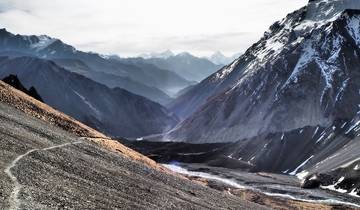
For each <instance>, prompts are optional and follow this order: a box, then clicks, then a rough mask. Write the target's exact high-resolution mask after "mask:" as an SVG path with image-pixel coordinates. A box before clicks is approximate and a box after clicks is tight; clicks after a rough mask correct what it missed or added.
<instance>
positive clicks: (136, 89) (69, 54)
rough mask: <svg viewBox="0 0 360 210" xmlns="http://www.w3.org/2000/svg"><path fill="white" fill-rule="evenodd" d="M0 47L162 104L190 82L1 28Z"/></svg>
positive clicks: (147, 66)
mask: <svg viewBox="0 0 360 210" xmlns="http://www.w3.org/2000/svg"><path fill="white" fill-rule="evenodd" d="M0 48H1V49H0V54H2V55H7V56H35V57H39V58H42V59H48V60H54V61H55V62H57V64H58V65H60V66H63V67H65V68H67V69H68V70H70V71H72V72H76V73H79V74H82V75H84V76H87V77H89V78H91V79H93V80H94V81H97V82H99V83H102V84H104V85H107V86H109V87H120V88H124V89H127V90H129V91H130V92H133V93H136V94H139V95H142V96H144V97H147V98H149V99H151V100H153V101H156V102H159V103H162V104H166V103H168V102H169V101H170V100H171V98H170V97H169V96H168V95H167V94H166V92H167V93H171V92H173V89H183V88H185V87H187V86H189V85H192V84H193V82H189V81H187V80H185V79H183V78H182V77H180V76H179V75H177V74H176V73H174V72H172V71H169V70H164V69H160V68H158V67H157V66H155V65H151V64H150V63H146V62H143V61H139V60H138V61H137V62H136V63H131V62H133V61H128V60H127V59H120V58H119V57H117V56H103V55H100V54H97V53H87V52H82V51H79V50H76V49H75V48H74V47H72V46H70V45H68V44H65V43H63V42H62V41H61V40H59V39H54V38H51V37H48V36H44V35H43V36H23V35H14V34H12V33H10V32H8V31H6V30H5V29H1V30H0ZM108 78H110V80H111V81H109V80H108ZM111 78H112V79H111Z"/></svg>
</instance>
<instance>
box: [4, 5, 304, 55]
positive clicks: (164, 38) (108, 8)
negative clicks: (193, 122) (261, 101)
mask: <svg viewBox="0 0 360 210" xmlns="http://www.w3.org/2000/svg"><path fill="white" fill-rule="evenodd" d="M307 1H308V0H251V1H250V0H247V1H245V0H0V23H1V26H0V27H5V28H7V29H8V30H9V31H11V32H13V33H20V34H37V35H39V34H47V35H50V36H52V37H56V38H60V39H62V40H63V41H65V42H67V43H69V44H71V45H74V46H75V47H77V48H78V49H81V50H85V51H95V52H100V53H104V54H119V55H120V56H134V55H138V54H140V53H146V52H159V51H164V50H166V49H170V50H173V51H175V52H181V51H189V52H191V53H193V54H195V55H201V56H203V55H209V54H211V53H212V52H214V51H218V50H219V51H221V52H223V53H225V54H227V55H230V54H233V53H238V52H243V51H244V50H246V48H248V47H249V46H250V45H251V44H252V43H253V42H255V41H257V40H258V39H259V38H260V37H261V35H262V34H263V32H264V31H266V30H267V29H268V27H269V26H270V25H271V24H272V23H273V22H275V21H277V20H280V19H281V18H283V17H285V15H286V14H287V13H290V12H292V11H294V10H295V9H298V8H300V7H302V6H304V5H305V4H306V2H307Z"/></svg>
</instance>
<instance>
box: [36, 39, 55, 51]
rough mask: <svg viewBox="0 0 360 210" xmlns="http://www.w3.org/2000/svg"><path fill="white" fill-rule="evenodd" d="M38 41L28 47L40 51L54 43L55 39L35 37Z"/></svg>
mask: <svg viewBox="0 0 360 210" xmlns="http://www.w3.org/2000/svg"><path fill="white" fill-rule="evenodd" d="M37 38H38V40H37V41H36V42H34V43H32V44H31V45H30V47H31V48H33V49H35V50H37V51H40V50H43V49H45V48H46V47H48V46H49V45H51V44H52V43H54V42H55V41H56V40H57V39H54V38H51V37H48V36H46V35H41V36H38V37H37Z"/></svg>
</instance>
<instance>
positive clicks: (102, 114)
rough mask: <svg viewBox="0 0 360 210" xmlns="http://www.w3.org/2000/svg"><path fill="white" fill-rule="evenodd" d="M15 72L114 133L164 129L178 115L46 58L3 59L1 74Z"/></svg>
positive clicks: (55, 102) (47, 97)
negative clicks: (64, 67)
mask: <svg viewBox="0 0 360 210" xmlns="http://www.w3.org/2000/svg"><path fill="white" fill-rule="evenodd" d="M9 74H16V75H17V76H18V77H19V79H20V81H21V82H22V83H23V84H24V86H25V87H30V86H34V87H35V88H36V90H37V91H38V92H39V94H40V95H41V97H42V98H43V100H44V101H45V103H47V104H49V105H50V106H52V107H54V108H56V109H58V110H61V111H63V112H64V113H66V114H69V115H70V116H72V117H74V118H76V119H78V120H80V121H81V122H84V123H85V124H87V125H89V126H91V127H94V128H96V129H99V130H101V131H103V132H105V133H107V134H109V135H112V136H126V137H139V136H143V135H149V134H153V133H161V132H162V131H164V130H166V129H169V128H171V126H173V125H174V124H175V123H176V118H174V117H173V116H171V114H170V113H169V112H168V111H167V110H166V109H165V108H163V107H162V106H161V105H159V104H157V103H154V102H152V101H149V100H147V99H146V98H143V97H141V96H137V95H134V94H132V93H130V92H128V91H125V90H123V89H120V88H115V89H110V88H108V87H106V86H104V85H101V84H98V83H96V82H94V81H92V80H90V79H87V78H86V77H84V76H81V75H78V74H75V73H71V72H68V71H67V70H65V69H63V68H61V67H59V66H57V65H56V64H55V63H53V62H51V61H47V60H41V59H37V58H31V57H21V58H14V59H8V58H6V57H2V58H1V59H0V77H5V76H7V75H9Z"/></svg>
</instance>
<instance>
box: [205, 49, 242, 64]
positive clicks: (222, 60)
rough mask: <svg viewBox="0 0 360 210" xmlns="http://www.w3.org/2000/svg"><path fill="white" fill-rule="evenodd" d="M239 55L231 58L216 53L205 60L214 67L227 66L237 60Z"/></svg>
mask: <svg viewBox="0 0 360 210" xmlns="http://www.w3.org/2000/svg"><path fill="white" fill-rule="evenodd" d="M240 55H241V54H240V53H237V54H235V55H233V56H230V57H226V56H225V55H224V54H222V53H221V52H219V51H217V52H215V53H214V54H212V55H211V56H210V57H208V58H207V59H208V60H210V61H211V62H213V63H214V64H216V65H227V64H229V63H231V62H232V61H234V60H235V59H237V58H238V57H240Z"/></svg>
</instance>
